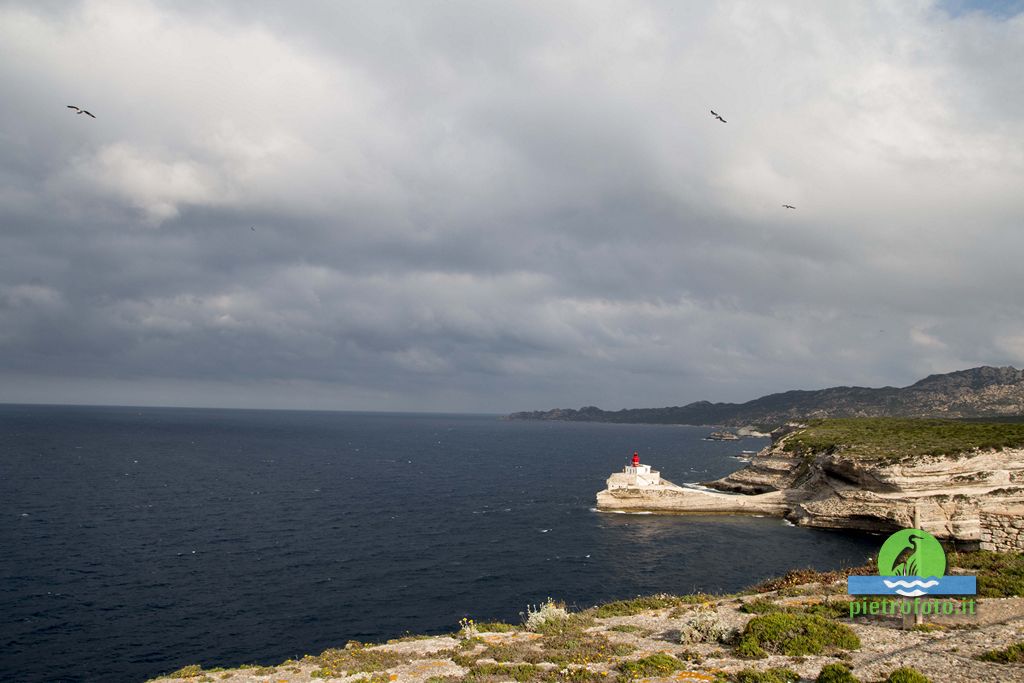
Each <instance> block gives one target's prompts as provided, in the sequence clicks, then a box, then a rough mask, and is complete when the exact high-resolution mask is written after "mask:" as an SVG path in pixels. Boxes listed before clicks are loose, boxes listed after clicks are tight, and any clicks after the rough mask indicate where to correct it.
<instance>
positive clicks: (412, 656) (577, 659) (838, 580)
mask: <svg viewBox="0 0 1024 683" xmlns="http://www.w3.org/2000/svg"><path fill="white" fill-rule="evenodd" d="M949 560H950V567H958V568H963V569H967V570H970V571H971V572H974V573H976V574H977V575H978V577H979V578H978V581H979V587H980V588H981V590H982V591H984V594H985V595H988V596H999V597H1013V596H1017V597H1022V596H1024V555H999V554H996V553H988V552H977V553H952V552H951V553H949ZM873 572H874V567H873V566H872V565H870V564H869V565H865V566H863V567H857V568H854V569H850V570H845V571H835V572H816V571H814V570H806V569H804V570H794V571H791V572H789V573H788V574H786V575H785V576H783V577H779V578H775V579H771V580H770V581H766V582H764V583H762V584H760V585H758V586H755V587H753V588H752V589H750V590H749V591H744V592H742V593H739V594H735V595H730V596H721V595H720V596H713V595H708V594H703V593H698V594H694V595H667V594H659V595H652V596H643V597H637V598H633V599H630V600H618V601H615V602H611V603H607V604H603V605H599V606H596V607H591V608H589V609H585V610H582V611H578V612H572V611H569V610H568V609H567V608H566V606H565V605H564V604H562V603H559V602H556V601H554V600H550V599H549V600H547V601H546V602H545V603H542V604H541V605H538V606H533V607H528V608H527V611H526V612H525V613H524V614H523V615H522V617H523V618H522V622H521V623H519V624H509V623H504V622H474V621H473V620H472V619H469V618H466V619H463V620H462V621H461V622H460V623H459V628H458V630H456V631H455V632H453V633H451V634H450V635H449V636H447V637H439V636H412V635H410V636H406V637H404V638H400V639H397V640H394V641H389V642H388V643H387V644H384V645H382V646H377V645H367V644H363V643H358V642H355V641H352V642H349V643H348V644H347V645H346V646H345V647H344V648H332V649H329V650H326V651H324V652H323V653H321V654H320V655H316V656H310V655H307V656H305V657H303V658H302V659H300V660H298V661H293V660H289V661H286V662H284V663H282V664H280V665H278V666H276V667H255V666H254V667H244V668H238V669H233V670H224V669H209V670H204V669H202V668H201V667H200V666H199V665H190V666H187V667H184V668H182V669H180V670H178V671H176V672H174V673H173V674H170V675H169V676H168V677H169V678H175V679H179V680H185V681H189V683H192V682H194V683H215V682H216V681H221V680H227V681H229V682H230V681H231V679H232V678H234V679H235V681H239V682H240V681H255V680H259V681H264V680H274V681H288V680H300V681H308V680H310V679H311V678H312V679H314V680H315V679H325V680H329V679H336V678H341V677H351V678H350V680H353V681H356V682H358V683H390V681H399V682H400V681H402V680H406V674H401V675H398V674H396V673H395V670H396V669H398V668H399V667H407V666H416V665H422V666H426V667H441V668H443V669H444V670H443V671H439V670H437V669H435V670H434V671H432V672H431V673H429V674H424V675H420V676H419V677H414V680H417V681H424V683H498V682H500V681H519V682H522V683H555V682H558V681H566V682H568V683H629V682H630V681H636V680H640V679H643V678H647V677H666V678H670V679H676V680H686V681H706V682H707V683H793V682H794V681H797V680H800V675H798V674H797V671H796V670H800V671H801V672H802V673H801V675H802V676H803V680H805V681H806V680H816V681H817V683H882V682H883V681H884V683H928V681H929V679H928V678H927V677H926V676H924V675H923V674H922V673H921V672H920V671H916V670H914V669H912V668H908V667H905V666H904V667H901V668H898V669H895V670H889V671H883V672H882V673H881V674H878V672H877V670H876V671H875V675H873V676H864V675H862V673H861V669H860V668H857V667H854V666H853V665H854V663H855V662H856V661H857V657H859V656H860V655H858V651H859V649H860V648H861V647H862V643H861V640H860V638H858V635H857V632H856V631H855V630H854V628H851V626H856V624H851V621H850V620H849V618H848V613H849V610H848V608H847V601H848V600H849V597H848V596H847V595H845V587H844V586H843V579H844V578H845V577H846V576H847V575H848V574H850V573H859V574H863V573H873ZM935 629H936V630H937V631H943V630H945V627H942V626H936V627H935ZM931 632H932V629H931V628H928V629H919V630H917V631H915V633H917V634H921V633H931ZM899 633H901V631H898V630H894V631H893V634H894V638H895V637H897V634H899ZM949 633H950V632H949V631H945V633H944V636H945V637H949V636H948V634H949ZM918 637H920V636H918ZM421 641H422V643H423V644H424V645H425V647H424V649H422V650H417V649H416V648H417V647H418V645H419V643H420V642H421ZM875 653H876V654H877V650H875ZM770 655H774V656H776V659H773V660H770V661H764V662H762V661H759V660H761V659H762V658H764V657H766V656H770ZM865 655H869V660H870V657H871V656H874V655H871V654H870V653H869V652H866V653H865ZM968 656H969V657H971V658H972V659H973V660H974V661H978V662H979V666H981V664H980V662H985V663H987V664H986V665H988V666H991V665H992V663H995V664H1000V665H1007V666H1008V667H1011V668H1012V667H1014V666H1019V665H1020V663H1021V662H1022V659H1024V642H1008V643H1006V646H1005V647H1003V648H1001V649H993V650H989V651H984V652H982V651H980V649H979V650H978V651H975V652H974V653H973V654H970V653H969V654H968ZM777 657H787V658H788V659H787V660H786V661H785V663H784V665H780V664H779V660H778V659H777ZM815 657H816V658H818V659H816V660H815V659H809V658H815ZM827 658H833V661H831V662H829V661H827ZM836 659H838V661H836ZM822 660H825V661H822ZM808 661H815V662H818V663H817V664H816V665H815V667H814V668H813V669H811V670H810V673H808V667H807V664H806V662H808ZM858 666H860V665H858ZM720 667H722V668H720ZM922 668H925V667H922ZM726 669H728V670H726ZM293 674H294V678H291V677H290V676H291V675H293ZM254 677H259V678H254ZM264 677H269V678H264Z"/></svg>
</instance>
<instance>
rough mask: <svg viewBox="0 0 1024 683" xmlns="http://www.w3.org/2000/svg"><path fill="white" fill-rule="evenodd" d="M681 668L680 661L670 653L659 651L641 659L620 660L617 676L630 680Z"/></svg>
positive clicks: (659, 674)
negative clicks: (618, 674)
mask: <svg viewBox="0 0 1024 683" xmlns="http://www.w3.org/2000/svg"><path fill="white" fill-rule="evenodd" d="M682 668H684V664H683V662H682V661H680V660H678V659H676V658H675V657H673V656H672V655H666V654H663V653H661V652H659V653H657V654H653V655H650V656H649V657H644V658H643V659H635V660H633V661H631V662H622V663H621V664H619V673H620V676H619V678H620V680H624V681H631V680H633V679H636V678H646V677H648V676H667V675H668V674H670V673H672V672H673V671H678V670H680V669H682Z"/></svg>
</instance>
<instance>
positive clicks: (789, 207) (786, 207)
mask: <svg viewBox="0 0 1024 683" xmlns="http://www.w3.org/2000/svg"><path fill="white" fill-rule="evenodd" d="M782 208H784V209H795V208H796V207H795V206H793V205H792V204H783V205H782Z"/></svg>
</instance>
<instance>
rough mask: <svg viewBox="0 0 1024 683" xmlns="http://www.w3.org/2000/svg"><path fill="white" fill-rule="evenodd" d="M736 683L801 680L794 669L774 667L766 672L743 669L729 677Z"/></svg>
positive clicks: (789, 682) (770, 682) (791, 681)
mask: <svg viewBox="0 0 1024 683" xmlns="http://www.w3.org/2000/svg"><path fill="white" fill-rule="evenodd" d="M729 680H730V681H734V682H735V683H794V682H795V681H799V680H800V675H799V674H798V673H797V672H795V671H793V670H792V669H785V668H782V667H774V668H772V669H766V670H764V671H758V670H757V669H743V670H742V671H737V672H736V673H734V674H732V675H731V676H730V677H729Z"/></svg>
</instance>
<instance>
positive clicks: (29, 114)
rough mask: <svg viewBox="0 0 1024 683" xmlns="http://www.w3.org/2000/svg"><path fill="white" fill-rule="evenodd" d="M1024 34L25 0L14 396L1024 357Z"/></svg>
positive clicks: (526, 402) (777, 10)
mask: <svg viewBox="0 0 1024 683" xmlns="http://www.w3.org/2000/svg"><path fill="white" fill-rule="evenodd" d="M1021 63H1024V14H1012V12H1006V11H1002V12H994V11H984V8H973V9H972V7H971V6H965V5H963V4H959V5H957V6H956V7H954V6H952V5H936V4H934V3H931V2H915V3H896V4H895V5H894V4H893V3H884V2H879V3H877V4H874V3H816V2H809V1H808V2H792V3H763V2H754V1H752V0H748V1H743V0H737V1H734V2H732V1H730V2H721V3H716V4H714V5H708V4H705V5H696V4H693V3H690V4H686V3H674V2H642V3H630V4H628V5H616V4H604V3H593V2H587V1H582V0H581V1H579V2H567V3H556V4H554V5H552V4H551V3H540V2H536V3H484V4H481V3H474V2H448V3H390V2H374V3H364V4H360V5H352V4H350V3H345V4H342V5H339V4H338V3H331V2H326V1H325V2H310V3H305V4H304V5H303V9H302V11H294V10H293V11H285V10H284V9H281V7H280V6H279V4H277V3H262V2H246V3H192V4H189V5H188V6H187V7H183V6H182V5H181V4H180V3H171V2H141V3H140V2H114V1H112V2H80V3H74V4H71V3H54V4H49V3H36V2H33V3H29V2H2V3H0V87H2V89H3V92H5V93H7V94H8V95H9V96H7V97H4V98H2V100H0V121H2V123H0V226H2V228H0V400H6V401H46V402H60V401H67V402H97V403H109V402H115V403H157V404H172V405H173V404H179V405H180V404H185V405H218V404H219V405H240V406H268V407H271V406H279V407H323V408H349V409H417V410H474V411H499V412H504V411H510V410H515V409H528V408H550V407H555V406H577V405H581V404H590V403H596V404H598V405H601V406H602V407H606V408H613V409H614V408H619V407H626V406H632V407H641V406H658V405H670V404H682V403H686V402H689V401H691V400H697V399H702V398H708V399H712V400H744V399H747V398H752V397H754V396H756V395H759V394H761V393H767V392H769V391H776V390H784V389H789V388H794V387H806V388H811V387H819V386H827V385H832V384H876V385H877V384H889V383H892V384H903V383H908V382H910V381H913V380H914V379H916V378H918V377H919V376H922V375H924V374H928V373H930V372H942V371H949V370H953V369H957V368H961V367H967V366H971V365H977V364H1017V365H1018V366H1020V365H1021V364H1024V314H1022V313H1024V311H1022V304H1021V297H1020V293H1021V291H1022V289H1024V287H1022V285H1024V269H1021V268H1020V267H1019V261H1020V256H1019V255H1020V254H1021V253H1022V249H1024V233H1022V232H1021V230H1020V217H1021V216H1022V215H1024V199H1022V196H1024V195H1022V193H1021V192H1020V188H1021V187H1024V91H1022V90H1021V89H1020V87H1019V65H1020V64H1021ZM66 104H76V105H79V106H82V107H85V108H87V109H89V110H90V111H92V112H93V113H95V114H96V115H97V117H98V118H97V119H95V120H91V119H87V118H86V117H84V116H76V115H75V114H74V113H73V112H71V110H67V109H65V108H64V107H65V105H66ZM711 108H714V109H715V111H717V112H719V113H721V114H722V115H723V116H724V117H725V118H726V119H727V120H728V123H727V124H721V123H719V122H717V121H715V120H714V119H713V118H711V116H710V113H709V112H708V110H709V109H711ZM783 203H789V204H794V205H796V207H797V210H796V211H789V210H786V209H783V208H781V205H782V204H783Z"/></svg>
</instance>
